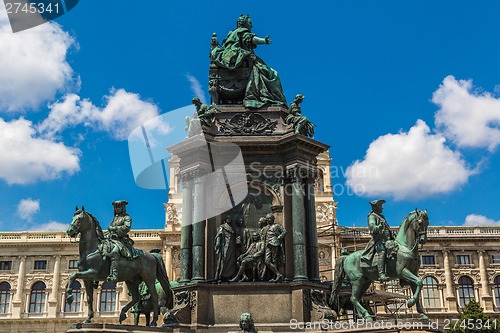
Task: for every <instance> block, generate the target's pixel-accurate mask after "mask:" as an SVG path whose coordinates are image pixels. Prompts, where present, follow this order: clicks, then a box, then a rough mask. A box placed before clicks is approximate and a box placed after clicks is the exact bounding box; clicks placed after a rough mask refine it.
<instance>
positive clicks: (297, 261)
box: [292, 170, 307, 281]
mask: <svg viewBox="0 0 500 333" xmlns="http://www.w3.org/2000/svg"><path fill="white" fill-rule="evenodd" d="M294 173H295V174H294V175H293V176H292V223H293V227H292V228H293V229H292V235H293V262H294V265H293V266H294V277H293V280H294V281H305V280H307V257H306V255H307V251H306V224H305V220H306V216H305V209H304V208H305V207H304V206H305V202H304V189H303V187H302V179H301V178H300V175H299V174H298V173H299V170H294Z"/></svg>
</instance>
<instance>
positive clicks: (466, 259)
mask: <svg viewBox="0 0 500 333" xmlns="http://www.w3.org/2000/svg"><path fill="white" fill-rule="evenodd" d="M457 265H470V256H469V255H468V254H460V255H458V256H457Z"/></svg>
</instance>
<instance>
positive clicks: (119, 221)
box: [103, 200, 138, 282]
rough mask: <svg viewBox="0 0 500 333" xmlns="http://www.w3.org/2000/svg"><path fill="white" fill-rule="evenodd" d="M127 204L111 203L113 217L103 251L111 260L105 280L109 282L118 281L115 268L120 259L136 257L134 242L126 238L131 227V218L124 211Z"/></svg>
mask: <svg viewBox="0 0 500 333" xmlns="http://www.w3.org/2000/svg"><path fill="white" fill-rule="evenodd" d="M127 204H128V202H127V201H126V200H119V201H114V202H113V207H114V213H115V216H114V217H113V220H112V221H111V224H110V226H109V227H108V231H109V233H108V239H107V242H106V245H105V246H104V251H103V252H104V253H105V255H106V256H107V257H109V258H110V259H111V267H110V269H109V276H108V278H107V280H108V281H111V282H116V281H117V280H118V273H117V266H118V260H119V259H120V257H124V258H126V259H134V258H137V256H138V253H137V251H136V250H135V249H134V248H133V246H132V245H134V241H133V240H132V239H130V238H129V237H128V233H129V231H130V228H131V227H132V218H130V216H129V215H128V214H127V212H126V210H125V206H126V205H127Z"/></svg>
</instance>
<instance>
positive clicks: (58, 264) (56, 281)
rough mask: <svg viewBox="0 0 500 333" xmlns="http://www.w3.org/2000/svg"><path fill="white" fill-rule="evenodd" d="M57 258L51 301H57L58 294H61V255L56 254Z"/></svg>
mask: <svg viewBox="0 0 500 333" xmlns="http://www.w3.org/2000/svg"><path fill="white" fill-rule="evenodd" d="M55 258H56V260H55V263H54V275H53V277H52V292H51V293H50V297H49V302H54V301H57V295H58V294H59V278H60V276H59V275H60V273H61V255H59V254H58V255H56V256H55Z"/></svg>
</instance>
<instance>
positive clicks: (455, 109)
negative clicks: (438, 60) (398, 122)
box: [432, 75, 500, 151]
mask: <svg viewBox="0 0 500 333" xmlns="http://www.w3.org/2000/svg"><path fill="white" fill-rule="evenodd" d="M432 101H433V102H434V103H435V104H437V105H438V106H439V107H440V109H439V110H438V112H437V113H436V126H437V127H438V129H439V130H441V131H442V132H443V134H444V135H445V136H446V137H447V138H448V139H450V140H452V141H453V142H454V143H455V144H457V145H458V146H459V147H476V148H488V149H489V150H490V151H493V150H494V149H495V148H496V147H497V146H498V145H499V144H500V99H499V98H495V97H494V96H492V95H491V94H490V93H488V92H478V91H474V90H473V86H472V80H456V79H455V78H454V77H453V76H451V75H450V76H447V77H446V78H445V79H444V80H443V83H442V84H441V85H440V87H439V89H438V90H436V91H435V92H434V94H433V96H432Z"/></svg>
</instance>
